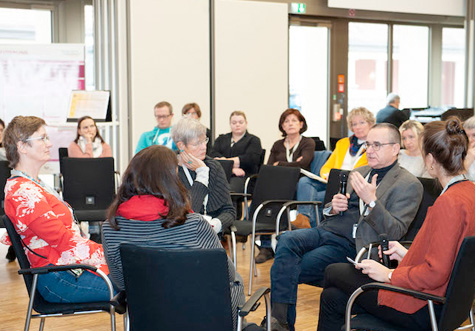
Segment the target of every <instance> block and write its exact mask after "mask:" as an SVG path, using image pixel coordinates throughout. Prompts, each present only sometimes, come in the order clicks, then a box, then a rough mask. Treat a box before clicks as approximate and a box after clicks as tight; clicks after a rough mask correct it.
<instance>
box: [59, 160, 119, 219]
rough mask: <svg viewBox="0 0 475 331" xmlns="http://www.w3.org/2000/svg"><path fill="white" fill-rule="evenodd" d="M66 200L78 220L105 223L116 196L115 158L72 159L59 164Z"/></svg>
mask: <svg viewBox="0 0 475 331" xmlns="http://www.w3.org/2000/svg"><path fill="white" fill-rule="evenodd" d="M60 170H61V174H62V181H63V198H64V200H65V201H66V202H68V203H69V204H70V205H71V207H73V209H74V213H75V215H76V217H77V219H78V220H79V221H103V220H105V218H106V212H107V208H109V205H110V204H111V202H112V200H113V199H114V197H115V172H114V158H112V157H102V158H69V157H65V158H64V159H63V161H62V163H61V164H60Z"/></svg>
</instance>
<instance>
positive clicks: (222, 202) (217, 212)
mask: <svg viewBox="0 0 475 331" xmlns="http://www.w3.org/2000/svg"><path fill="white" fill-rule="evenodd" d="M203 162H204V163H205V164H206V166H207V167H208V168H209V181H208V186H205V185H203V184H202V183H200V182H197V181H196V180H195V179H196V172H194V171H191V170H190V175H191V178H192V179H193V186H191V185H190V183H189V182H188V179H187V178H186V175H185V172H184V171H183V168H182V167H178V177H180V180H181V182H182V183H183V184H184V185H185V187H186V188H187V189H188V190H189V192H190V196H191V208H192V209H193V211H194V212H195V213H200V214H203V213H204V207H203V202H204V199H205V196H206V195H208V204H207V205H206V211H207V214H208V215H209V216H211V217H213V218H218V219H219V220H220V221H221V223H222V225H223V228H222V231H223V233H224V232H227V231H228V229H229V227H230V226H231V225H232V224H233V222H234V220H235V219H236V211H235V210H234V207H233V203H232V202H231V195H230V194H229V184H228V181H227V179H226V175H225V174H224V170H223V167H222V166H221V164H219V163H218V161H216V160H213V159H211V158H210V157H208V156H206V158H205V159H204V160H203Z"/></svg>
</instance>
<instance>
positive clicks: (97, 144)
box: [78, 136, 102, 157]
mask: <svg viewBox="0 0 475 331" xmlns="http://www.w3.org/2000/svg"><path fill="white" fill-rule="evenodd" d="M86 144H87V143H86V138H84V137H83V136H79V139H78V146H79V148H81V151H82V152H83V153H86ZM101 155H102V142H101V140H100V139H99V137H96V138H95V139H94V141H93V142H92V156H93V157H100V156H101Z"/></svg>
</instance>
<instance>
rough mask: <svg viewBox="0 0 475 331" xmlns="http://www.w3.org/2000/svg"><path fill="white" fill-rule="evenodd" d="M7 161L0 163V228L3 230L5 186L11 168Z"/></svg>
mask: <svg viewBox="0 0 475 331" xmlns="http://www.w3.org/2000/svg"><path fill="white" fill-rule="evenodd" d="M8 164H9V162H8V161H0V190H1V191H0V228H4V227H5V225H4V224H3V217H1V216H3V215H5V210H4V206H5V184H6V183H7V179H8V178H10V176H11V170H12V169H11V168H10V167H9V165H8Z"/></svg>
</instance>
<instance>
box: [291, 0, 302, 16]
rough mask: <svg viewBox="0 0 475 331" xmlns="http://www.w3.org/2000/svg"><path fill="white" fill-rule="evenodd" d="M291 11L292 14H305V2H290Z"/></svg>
mask: <svg viewBox="0 0 475 331" xmlns="http://www.w3.org/2000/svg"><path fill="white" fill-rule="evenodd" d="M290 12H291V13H292V14H305V12H306V9H305V4H304V3H300V2H292V3H291V4H290Z"/></svg>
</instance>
